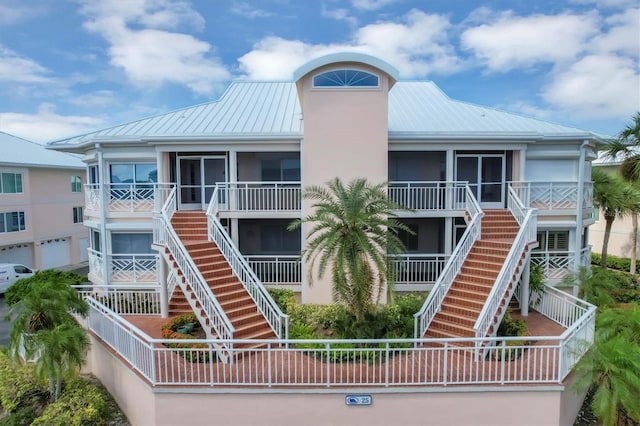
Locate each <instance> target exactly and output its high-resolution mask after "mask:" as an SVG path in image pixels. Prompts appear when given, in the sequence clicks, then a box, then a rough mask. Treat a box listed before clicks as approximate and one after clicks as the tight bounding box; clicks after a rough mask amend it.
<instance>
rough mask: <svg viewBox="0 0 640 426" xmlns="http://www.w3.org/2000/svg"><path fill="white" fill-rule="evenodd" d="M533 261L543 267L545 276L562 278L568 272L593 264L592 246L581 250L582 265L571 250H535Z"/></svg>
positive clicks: (532, 255) (555, 278) (532, 254)
mask: <svg viewBox="0 0 640 426" xmlns="http://www.w3.org/2000/svg"><path fill="white" fill-rule="evenodd" d="M531 262H532V263H534V264H536V265H538V266H540V268H542V272H543V273H544V276H545V278H547V279H552V280H560V279H562V278H564V276H565V275H567V273H569V272H571V271H577V270H578V269H579V268H580V267H583V266H589V265H590V264H591V246H588V247H585V248H583V249H582V250H580V265H576V255H575V252H573V251H570V250H549V251H546V250H545V251H542V250H535V251H533V252H531Z"/></svg>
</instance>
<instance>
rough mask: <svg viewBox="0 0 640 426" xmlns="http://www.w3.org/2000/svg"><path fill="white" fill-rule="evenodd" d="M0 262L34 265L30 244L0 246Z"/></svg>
mask: <svg viewBox="0 0 640 426" xmlns="http://www.w3.org/2000/svg"><path fill="white" fill-rule="evenodd" d="M0 263H19V264H21V265H25V266H29V267H34V266H35V265H34V264H33V249H32V245H31V244H18V245H15V246H7V247H2V248H0Z"/></svg>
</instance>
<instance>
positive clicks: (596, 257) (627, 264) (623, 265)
mask: <svg viewBox="0 0 640 426" xmlns="http://www.w3.org/2000/svg"><path fill="white" fill-rule="evenodd" d="M601 260H602V256H601V255H600V254H599V253H591V264H592V265H598V266H600V261H601ZM607 268H610V269H616V270H618V271H625V272H629V271H630V270H631V260H630V259H627V258H625V257H618V256H614V255H612V254H608V255H607Z"/></svg>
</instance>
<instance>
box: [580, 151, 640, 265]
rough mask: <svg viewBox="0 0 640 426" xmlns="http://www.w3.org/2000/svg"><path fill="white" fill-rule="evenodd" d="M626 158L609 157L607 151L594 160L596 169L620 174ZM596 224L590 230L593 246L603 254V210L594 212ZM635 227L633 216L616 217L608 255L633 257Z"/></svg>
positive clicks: (620, 156)
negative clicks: (632, 221)
mask: <svg viewBox="0 0 640 426" xmlns="http://www.w3.org/2000/svg"><path fill="white" fill-rule="evenodd" d="M623 160H624V157H623V156H622V155H618V156H616V157H615V158H612V157H611V156H609V155H608V154H607V153H606V152H605V151H602V152H599V153H598V158H596V159H595V160H593V166H594V167H600V168H602V170H604V171H605V172H607V173H611V174H614V173H618V172H619V170H620V165H621V164H622V161H623ZM594 216H595V217H594V219H595V221H594V224H593V225H591V227H590V228H589V231H590V240H591V245H592V246H593V251H594V252H595V253H602V243H603V241H604V228H605V221H604V212H603V211H602V209H599V210H598V209H596V210H595V211H594ZM632 236H633V227H632V225H631V215H626V216H623V217H616V219H615V220H614V221H613V226H612V227H611V236H610V237H609V245H608V246H607V253H609V254H612V255H614V256H619V257H626V258H630V257H631V247H632V245H633V243H632V242H631V238H632Z"/></svg>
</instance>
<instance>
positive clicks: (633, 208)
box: [592, 169, 640, 268]
mask: <svg viewBox="0 0 640 426" xmlns="http://www.w3.org/2000/svg"><path fill="white" fill-rule="evenodd" d="M592 179H593V200H594V204H595V205H596V207H599V208H602V209H603V210H604V220H605V231H604V238H603V242H602V253H601V254H602V258H601V259H600V266H602V267H603V268H606V265H607V249H608V246H609V238H610V237H611V228H612V226H613V222H614V221H615V219H616V218H617V217H622V216H625V215H626V214H629V213H632V212H637V211H640V192H639V191H638V190H637V189H636V188H635V187H634V186H633V185H631V184H629V183H628V182H625V181H624V180H623V179H622V178H621V177H620V176H618V175H610V174H607V173H605V172H604V171H602V170H601V169H593V171H592Z"/></svg>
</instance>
